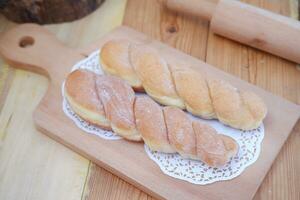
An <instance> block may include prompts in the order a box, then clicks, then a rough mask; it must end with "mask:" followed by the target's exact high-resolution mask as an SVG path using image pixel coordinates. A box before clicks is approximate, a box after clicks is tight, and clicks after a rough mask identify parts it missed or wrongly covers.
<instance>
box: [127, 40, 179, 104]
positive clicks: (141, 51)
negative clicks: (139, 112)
mask: <svg viewBox="0 0 300 200" xmlns="http://www.w3.org/2000/svg"><path fill="white" fill-rule="evenodd" d="M129 55H130V61H131V64H132V66H133V68H134V70H135V72H136V74H137V76H138V77H139V79H140V80H141V82H142V84H143V87H144V89H145V91H146V92H147V94H148V95H149V96H151V97H152V98H153V99H155V100H156V101H158V102H159V103H161V104H163V105H170V106H176V107H179V108H182V109H183V108H185V106H184V103H183V101H182V99H181V98H180V97H179V96H178V95H177V93H176V90H175V86H174V83H173V80H172V76H171V73H170V71H169V68H168V64H167V62H166V61H165V60H164V59H163V58H162V57H161V56H160V55H159V54H158V52H156V51H155V50H154V49H152V48H150V47H148V46H146V45H134V44H132V45H131V48H130V49H129Z"/></svg>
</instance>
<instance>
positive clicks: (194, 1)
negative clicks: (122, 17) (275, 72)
mask: <svg viewBox="0 0 300 200" xmlns="http://www.w3.org/2000/svg"><path fill="white" fill-rule="evenodd" d="M165 4H166V6H167V7H168V8H169V9H171V10H175V11H177V12H183V13H186V14H190V15H195V16H198V17H201V18H204V19H206V20H209V21H210V28H211V30H212V31H213V32H214V33H216V34H218V35H221V36H224V37H226V38H229V39H232V40H235V41H238V42H240V43H243V44H246V45H249V46H251V47H254V48H257V49H261V50H263V51H266V52H269V53H272V54H274V55H277V56H279V57H282V58H285V59H288V60H291V61H294V62H296V63H300V22H298V21H297V20H295V19H292V18H288V17H285V16H282V15H278V14H275V13H272V12H270V11H267V10H264V9H261V8H257V7H255V6H251V5H249V4H246V3H242V2H239V1H235V0H166V1H165Z"/></svg>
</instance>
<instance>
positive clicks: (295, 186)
mask: <svg viewBox="0 0 300 200" xmlns="http://www.w3.org/2000/svg"><path fill="white" fill-rule="evenodd" d="M246 2H247V3H251V4H253V5H256V6H259V7H262V8H265V9H269V10H271V11H273V12H277V13H280V14H283V15H287V16H289V15H290V14H291V13H292V14H293V12H292V11H291V7H290V5H291V4H290V2H289V1H268V0H247V1H246ZM293 17H296V16H295V14H293ZM254 28H255V27H254ZM274 34H276V33H274ZM207 62H208V63H211V64H213V65H215V66H217V67H218V68H220V69H222V70H224V71H226V72H229V73H232V74H234V75H236V76H238V77H240V78H242V79H244V80H247V81H249V82H251V83H253V84H256V85H259V86H260V87H262V88H264V89H266V90H268V91H271V92H272V93H274V94H277V95H280V96H283V97H284V98H286V99H289V100H290V101H293V102H295V103H298V104H299V103H300V71H299V70H297V69H296V65H295V64H293V63H291V62H288V61H286V60H283V59H280V58H277V57H275V56H272V55H269V54H267V53H264V52H261V51H258V50H255V49H253V48H250V47H246V46H243V45H241V44H238V43H235V42H233V41H230V40H227V39H224V38H221V37H219V36H216V35H213V34H212V33H210V35H209V42H208V53H207ZM283 117H284V116H283ZM299 125H300V122H298V124H297V127H296V128H295V129H294V131H293V132H292V134H291V136H290V138H289V139H288V141H287V142H286V144H285V146H284V148H283V149H282V151H281V152H280V154H279V156H278V157H277V159H276V162H275V163H274V164H273V167H272V168H271V170H270V171H269V173H268V175H267V177H266V178H265V180H264V182H263V184H262V185H261V187H260V189H259V191H258V192H257V194H256V196H255V199H299V187H300V183H299V175H297V174H299V169H300V168H299V165H300V162H299V155H298V153H297V149H299V147H300V146H299V143H300V138H299Z"/></svg>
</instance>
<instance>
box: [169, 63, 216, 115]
mask: <svg viewBox="0 0 300 200" xmlns="http://www.w3.org/2000/svg"><path fill="white" fill-rule="evenodd" d="M170 66H171V67H170V69H171V72H172V76H173V79H174V83H175V87H176V91H177V93H178V95H179V96H180V97H181V98H182V99H183V101H184V104H185V106H186V109H187V111H189V112H190V113H192V114H193V115H196V116H201V117H202V118H206V119H212V118H214V117H215V113H214V108H213V104H212V100H211V98H210V92H209V89H208V85H207V82H206V79H205V77H204V76H202V74H201V73H200V72H199V71H196V70H193V69H191V68H189V67H182V66H181V67H179V66H176V65H170Z"/></svg>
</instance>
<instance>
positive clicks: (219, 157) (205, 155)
mask: <svg viewBox="0 0 300 200" xmlns="http://www.w3.org/2000/svg"><path fill="white" fill-rule="evenodd" d="M193 128H194V132H195V136H196V149H197V156H198V157H199V158H200V160H202V161H203V162H205V163H206V164H208V165H209V166H212V167H219V166H223V165H225V164H226V163H227V162H228V161H229V160H230V158H231V157H232V156H234V155H236V153H237V151H238V144H237V143H236V142H235V141H234V140H233V139H231V138H230V137H228V136H224V135H219V134H218V133H217V131H216V130H215V129H213V128H212V127H210V126H208V125H206V124H203V123H201V122H199V121H194V122H193Z"/></svg>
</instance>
